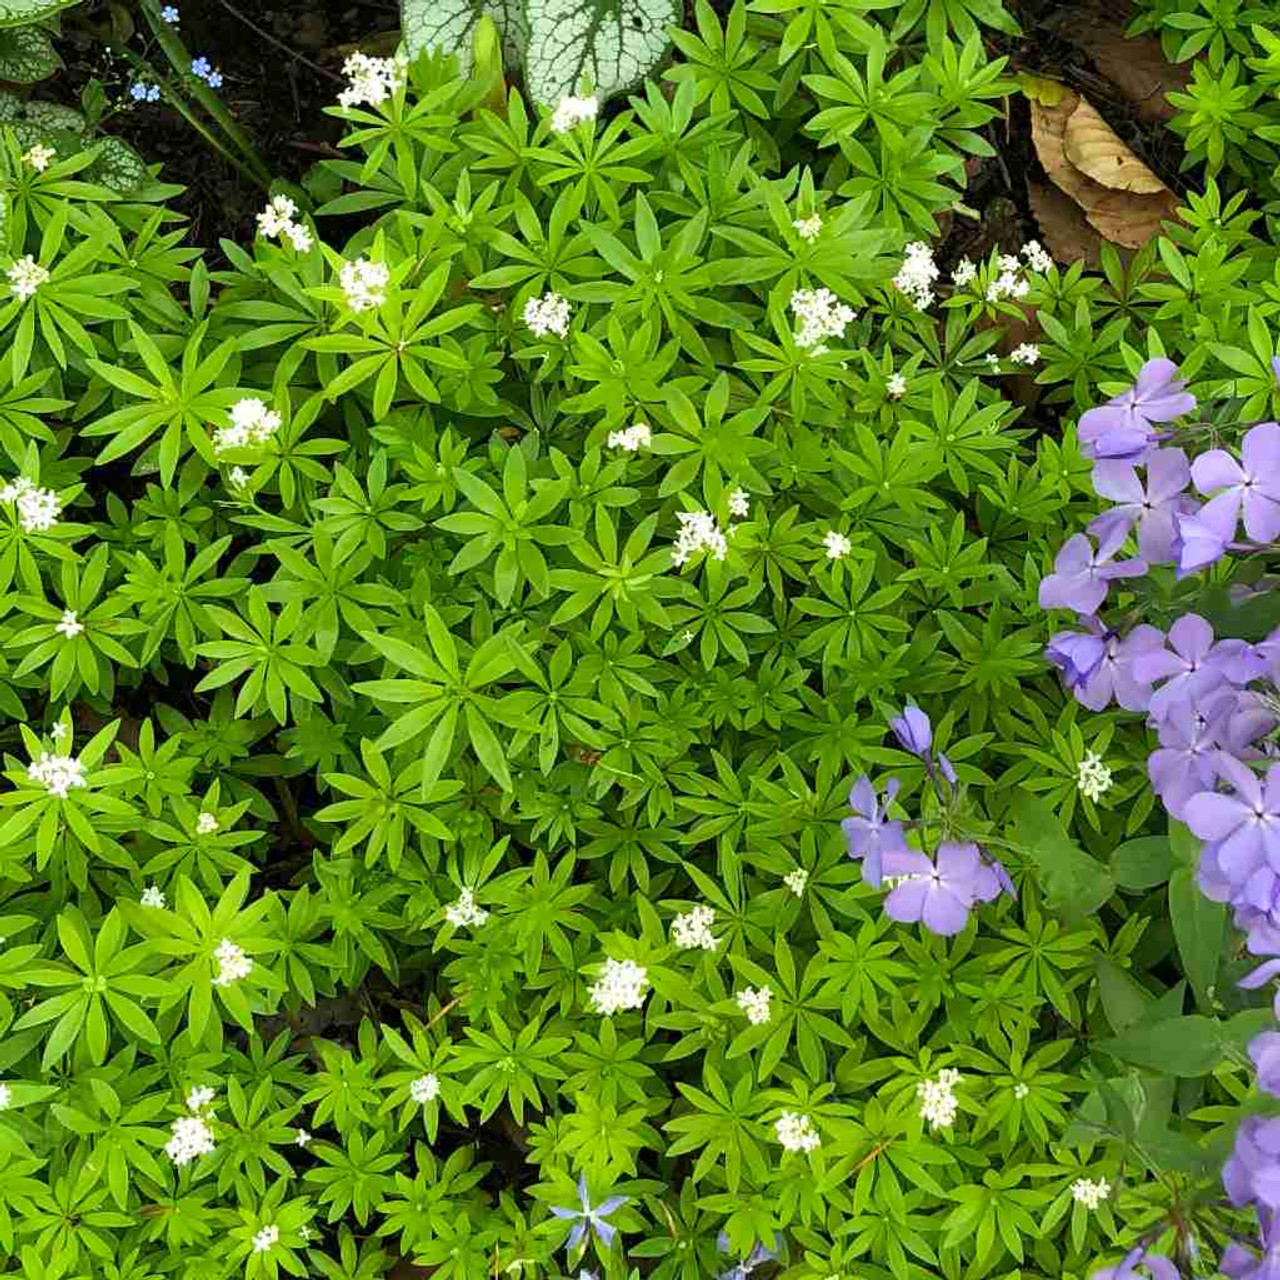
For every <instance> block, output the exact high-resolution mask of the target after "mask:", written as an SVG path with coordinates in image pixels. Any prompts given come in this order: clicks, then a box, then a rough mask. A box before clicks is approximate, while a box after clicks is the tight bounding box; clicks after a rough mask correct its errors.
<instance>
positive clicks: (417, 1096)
mask: <svg viewBox="0 0 1280 1280" xmlns="http://www.w3.org/2000/svg"><path fill="white" fill-rule="evenodd" d="M409 1096H410V1097H411V1098H412V1099H413V1100H414V1102H416V1103H418V1104H419V1105H420V1106H426V1104H427V1103H428V1102H434V1101H435V1100H436V1099H437V1098H438V1097H439V1096H440V1077H439V1076H438V1075H436V1073H435V1072H434V1071H428V1072H427V1074H426V1075H425V1076H419V1077H418V1078H417V1079H416V1080H414V1081H411V1082H410V1084H409Z"/></svg>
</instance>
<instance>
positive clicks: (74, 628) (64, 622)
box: [54, 609, 84, 640]
mask: <svg viewBox="0 0 1280 1280" xmlns="http://www.w3.org/2000/svg"><path fill="white" fill-rule="evenodd" d="M54 630H55V631H56V632H58V633H59V634H60V635H64V636H66V637H67V639H68V640H74V639H75V638H76V636H78V635H80V634H81V633H82V632H83V631H84V623H83V622H81V621H80V620H79V619H78V618H77V617H76V613H75V610H74V609H64V610H63V611H62V619H61V621H60V622H59V623H58V625H57V626H55V627H54Z"/></svg>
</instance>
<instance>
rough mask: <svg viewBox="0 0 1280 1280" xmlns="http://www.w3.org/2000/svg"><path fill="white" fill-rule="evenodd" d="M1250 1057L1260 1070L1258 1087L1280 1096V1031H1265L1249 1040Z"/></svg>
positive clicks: (1264, 1091)
mask: <svg viewBox="0 0 1280 1280" xmlns="http://www.w3.org/2000/svg"><path fill="white" fill-rule="evenodd" d="M1249 1057H1250V1058H1252V1059H1253V1065H1254V1066H1255V1067H1256V1068H1257V1071H1258V1088H1259V1089H1261V1090H1262V1091H1263V1093H1269V1094H1271V1095H1272V1096H1273V1097H1280V1031H1264V1032H1263V1033H1262V1034H1261V1035H1259V1036H1254V1037H1253V1039H1252V1040H1250V1041H1249Z"/></svg>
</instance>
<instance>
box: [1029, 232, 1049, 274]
mask: <svg viewBox="0 0 1280 1280" xmlns="http://www.w3.org/2000/svg"><path fill="white" fill-rule="evenodd" d="M1022 256H1023V257H1024V258H1026V260H1027V266H1029V267H1030V268H1031V270H1032V271H1038V272H1039V273H1040V274H1041V275H1044V273H1045V272H1046V271H1048V270H1049V268H1050V267H1051V266H1053V258H1052V257H1050V255H1049V254H1048V253H1046V252H1045V249H1044V246H1043V245H1042V244H1041V243H1040V241H1039V240H1028V241H1027V243H1026V244H1024V245H1023V246H1022Z"/></svg>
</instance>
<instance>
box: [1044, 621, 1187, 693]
mask: <svg viewBox="0 0 1280 1280" xmlns="http://www.w3.org/2000/svg"><path fill="white" fill-rule="evenodd" d="M1086 622H1087V623H1088V625H1089V626H1090V627H1092V628H1095V631H1094V632H1093V633H1090V632H1071V631H1060V632H1059V633H1058V634H1057V635H1056V636H1054V637H1053V639H1052V640H1051V641H1050V642H1049V648H1048V649H1046V650H1045V656H1046V657H1048V659H1049V661H1050V662H1054V663H1056V664H1057V665H1058V666H1060V667H1061V668H1062V670H1063V677H1064V679H1065V680H1066V683H1067V687H1068V688H1070V689H1071V690H1072V692H1074V694H1075V696H1076V701H1077V702H1079V703H1080V704H1081V706H1085V707H1088V708H1089V710H1090V711H1101V710H1102V709H1103V708H1104V707H1107V706H1110V705H1111V701H1112V699H1113V698H1114V699H1115V701H1116V702H1118V703H1119V704H1120V705H1121V706H1122V707H1123V708H1124V709H1125V710H1126V711H1145V710H1146V709H1147V703H1148V702H1150V701H1151V682H1150V681H1143V680H1139V679H1138V678H1137V677H1136V676H1135V675H1134V672H1133V662H1134V659H1135V658H1136V657H1137V656H1138V654H1140V653H1145V652H1146V651H1148V650H1150V649H1158V648H1160V647H1161V645H1163V644H1164V632H1163V631H1161V630H1160V629H1159V628H1158V627H1153V626H1150V625H1148V624H1147V623H1145V622H1143V623H1140V624H1139V625H1138V626H1136V627H1134V629H1133V630H1132V631H1130V632H1129V634H1128V635H1127V636H1124V637H1121V635H1120V634H1119V633H1118V632H1116V631H1103V629H1102V627H1101V625H1100V624H1099V623H1098V622H1097V620H1096V619H1093V618H1089V619H1086ZM1095 636H1096V639H1097V641H1098V644H1099V645H1100V647H1101V657H1100V658H1099V661H1098V663H1097V665H1096V666H1094V667H1093V668H1092V669H1091V670H1082V667H1085V666H1086V665H1087V664H1088V662H1090V661H1091V660H1092V658H1093V655H1094V652H1095V648H1094V646H1093V645H1092V644H1090V643H1088V642H1089V640H1090V639H1091V638H1093V637H1095ZM1069 637H1075V638H1074V639H1070V638H1069ZM1068 663H1070V664H1071V665H1070V666H1068V665H1067V664H1068ZM1073 681H1075V682H1074V683H1073Z"/></svg>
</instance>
